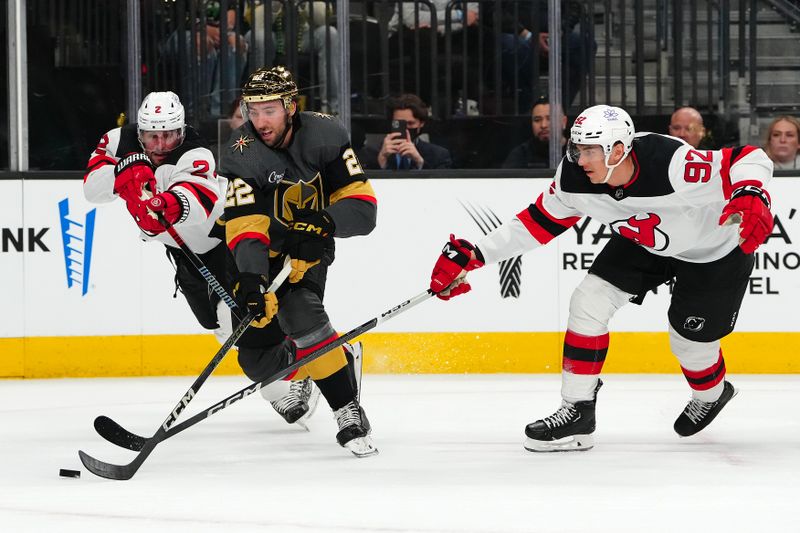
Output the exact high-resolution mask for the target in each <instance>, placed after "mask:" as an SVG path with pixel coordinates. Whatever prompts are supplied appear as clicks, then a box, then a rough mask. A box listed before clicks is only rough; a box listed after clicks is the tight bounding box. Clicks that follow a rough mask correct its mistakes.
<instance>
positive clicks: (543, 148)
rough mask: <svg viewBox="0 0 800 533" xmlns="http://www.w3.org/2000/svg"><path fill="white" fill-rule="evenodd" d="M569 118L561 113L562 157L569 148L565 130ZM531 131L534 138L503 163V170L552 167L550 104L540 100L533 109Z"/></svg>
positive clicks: (516, 149)
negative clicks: (567, 147)
mask: <svg viewBox="0 0 800 533" xmlns="http://www.w3.org/2000/svg"><path fill="white" fill-rule="evenodd" d="M566 127H567V117H566V115H564V112H563V111H562V112H561V124H560V127H558V128H556V134H557V135H558V137H559V138H560V139H561V155H564V150H565V149H566V146H567V139H566V137H564V129H565V128H566ZM531 130H532V131H533V137H531V138H530V139H529V140H527V141H525V142H524V143H522V144H520V145H519V146H516V147H515V148H514V149H513V150H511V152H510V153H509V154H508V157H506V160H505V161H504V162H503V168H549V167H550V133H551V129H550V103H549V102H548V101H547V99H546V98H540V99H539V100H538V101H537V102H536V103H535V104H534V105H533V109H531Z"/></svg>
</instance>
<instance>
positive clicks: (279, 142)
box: [267, 111, 292, 148]
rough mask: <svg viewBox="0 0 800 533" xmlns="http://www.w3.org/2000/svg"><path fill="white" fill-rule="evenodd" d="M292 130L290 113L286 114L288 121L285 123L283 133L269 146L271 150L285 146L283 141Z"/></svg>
mask: <svg viewBox="0 0 800 533" xmlns="http://www.w3.org/2000/svg"><path fill="white" fill-rule="evenodd" d="M291 129H292V116H291V115H290V114H289V112H288V111H287V112H286V120H285V121H284V123H283V132H282V133H281V134H280V135H276V136H275V142H273V143H269V144H268V145H267V146H269V147H270V148H281V146H282V145H283V141H284V140H286V136H287V135H289V131H290V130H291Z"/></svg>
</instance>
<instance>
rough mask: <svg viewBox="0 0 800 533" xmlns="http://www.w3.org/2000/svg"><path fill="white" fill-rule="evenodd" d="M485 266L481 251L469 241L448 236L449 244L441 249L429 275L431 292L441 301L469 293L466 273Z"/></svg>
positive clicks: (469, 287) (451, 235)
mask: <svg viewBox="0 0 800 533" xmlns="http://www.w3.org/2000/svg"><path fill="white" fill-rule="evenodd" d="M484 264H485V262H484V260H483V254H481V251H480V250H479V249H477V248H476V247H475V246H473V245H472V244H471V243H470V242H469V241H466V240H464V239H456V238H455V236H454V235H453V234H452V233H451V234H450V242H448V243H447V244H445V245H444V248H442V255H440V256H439V259H437V260H436V264H435V265H434V266H433V272H432V273H431V290H432V291H433V292H434V293H435V294H436V296H438V297H439V298H440V299H442V300H449V299H450V298H452V297H453V296H458V295H459V294H464V293H465V292H469V291H470V289H472V287H471V286H470V284H469V283H467V281H466V278H465V276H466V275H467V272H469V271H471V270H475V269H476V268H480V267H482V266H483V265H484Z"/></svg>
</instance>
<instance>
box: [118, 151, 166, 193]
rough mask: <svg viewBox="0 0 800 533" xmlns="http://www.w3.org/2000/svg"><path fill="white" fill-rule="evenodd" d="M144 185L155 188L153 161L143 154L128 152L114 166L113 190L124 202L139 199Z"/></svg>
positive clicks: (151, 188)
mask: <svg viewBox="0 0 800 533" xmlns="http://www.w3.org/2000/svg"><path fill="white" fill-rule="evenodd" d="M145 186H147V188H148V189H149V190H150V191H151V192H155V190H156V177H155V174H154V167H153V163H151V162H150V158H148V157H147V156H146V155H145V154H142V153H131V154H128V155H126V156H125V157H123V158H122V159H120V160H119V161H118V162H117V164H116V165H115V166H114V192H115V193H116V194H117V195H119V197H120V198H122V199H123V200H125V201H126V202H131V201H133V200H140V199H141V197H142V189H144V188H145Z"/></svg>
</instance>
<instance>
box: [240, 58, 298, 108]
mask: <svg viewBox="0 0 800 533" xmlns="http://www.w3.org/2000/svg"><path fill="white" fill-rule="evenodd" d="M295 96H297V84H296V83H295V81H294V77H293V76H292V73H291V72H290V71H289V69H287V68H286V67H284V66H281V65H277V66H274V67H272V68H266V67H262V68H260V69H258V70H256V71H255V72H253V73H252V74H251V75H250V77H249V78H248V79H247V82H246V83H245V84H244V87H242V102H244V103H253V102H269V101H272V100H282V101H283V107H284V108H286V109H289V106H291V104H292V99H293V98H294V97H295Z"/></svg>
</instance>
